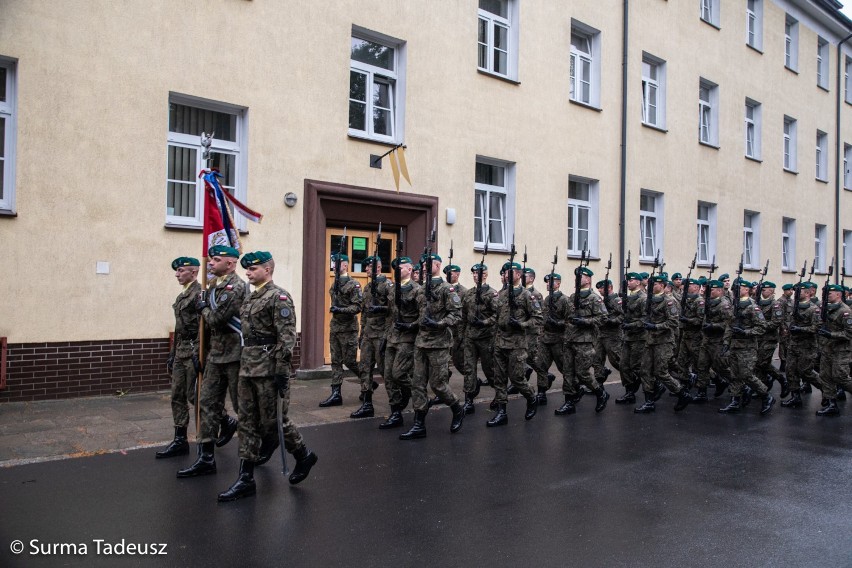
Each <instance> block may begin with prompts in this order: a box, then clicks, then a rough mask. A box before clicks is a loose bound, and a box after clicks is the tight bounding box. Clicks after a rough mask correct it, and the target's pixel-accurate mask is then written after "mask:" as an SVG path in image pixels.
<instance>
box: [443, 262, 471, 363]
mask: <svg viewBox="0 0 852 568" xmlns="http://www.w3.org/2000/svg"><path fill="white" fill-rule="evenodd" d="M444 275H445V276H446V277H447V283H448V284H449V285H450V288H452V289H453V292H455V293H456V295H458V297H459V298H463V297H464V293H465V292H466V291H467V289H466V288H465V287H464V286H462V285H461V284H459V276H460V275H461V267H460V266H458V265H456V264H450V265H447V267H446V268H444ZM464 326H465V321H464V318H461V317H460V318H459V321H458V323H456V324H455V325H454V326H453V327H452V328H451V329H450V331H452V332H453V345H452V347H451V348H450V359H451V361H452V363H453V366H454V367H455V368H456V370H457V371H458V372H459V373H461V374H462V376H464V375H465V374H466V372H465V360H464Z"/></svg>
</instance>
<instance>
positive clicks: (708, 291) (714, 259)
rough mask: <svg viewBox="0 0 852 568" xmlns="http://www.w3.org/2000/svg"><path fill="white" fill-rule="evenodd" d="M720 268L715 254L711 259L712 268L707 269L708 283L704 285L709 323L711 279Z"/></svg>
mask: <svg viewBox="0 0 852 568" xmlns="http://www.w3.org/2000/svg"><path fill="white" fill-rule="evenodd" d="M717 268H719V267H718V266H717V265H716V255H715V254H714V255H713V260H711V261H710V268H709V269H708V271H707V284H705V286H704V323H707V314H708V312H709V311H710V310H709V309H708V308H707V302H709V301H710V281H711V280H713V273H714V272H715V271H716V269H717Z"/></svg>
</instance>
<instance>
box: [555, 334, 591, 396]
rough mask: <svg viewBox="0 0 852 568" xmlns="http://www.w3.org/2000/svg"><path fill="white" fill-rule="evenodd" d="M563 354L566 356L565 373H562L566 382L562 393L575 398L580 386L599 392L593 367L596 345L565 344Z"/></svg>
mask: <svg viewBox="0 0 852 568" xmlns="http://www.w3.org/2000/svg"><path fill="white" fill-rule="evenodd" d="M562 352H563V354H564V355H565V358H564V361H565V362H564V365H565V371H564V372H563V373H562V374H563V376H564V377H565V381H563V387H562V392H564V393H565V394H566V395H570V396H574V395H576V394H577V390H578V388H579V386H580V385H584V386H585V387H587V388H588V389H589V390H593V391H594V390H597V389H598V387H599V385H598V381H597V380H595V377H594V376H593V375H592V365H593V364H594V362H595V345H594V343H577V342H565V343H563V347H562Z"/></svg>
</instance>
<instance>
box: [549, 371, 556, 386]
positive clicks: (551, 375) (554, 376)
mask: <svg viewBox="0 0 852 568" xmlns="http://www.w3.org/2000/svg"><path fill="white" fill-rule="evenodd" d="M555 380H556V375H554V374H553V373H547V388H548V389H549V388H550V387H552V386H553V381H555Z"/></svg>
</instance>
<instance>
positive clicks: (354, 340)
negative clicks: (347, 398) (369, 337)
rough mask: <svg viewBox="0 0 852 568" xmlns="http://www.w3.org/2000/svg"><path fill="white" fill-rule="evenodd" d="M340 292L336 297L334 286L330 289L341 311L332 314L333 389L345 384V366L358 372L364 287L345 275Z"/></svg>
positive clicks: (341, 278) (330, 342)
mask: <svg viewBox="0 0 852 568" xmlns="http://www.w3.org/2000/svg"><path fill="white" fill-rule="evenodd" d="M339 285H340V290H339V291H338V294H337V297H336V298H335V296H334V285H332V286H331V288H329V289H328V293H329V295H330V296H331V305H332V306H337V308H338V310H339V311H338V312H337V313H333V314H331V325H330V326H329V334H328V343H329V347H330V348H331V386H332V387H337V386H340V385H341V384H343V365H346V367H347V368H348V369H349V370H350V371H352V372H353V373H355V374H356V375H357V374H358V372H359V369H358V360H357V359H358V318H357V317H356V316H357V315H358V313H359V312H360V311H361V295H362V294H361V284H359V283H358V282H357V281H356V280H354V279H353V278H350V277H349V276H341V277H340V280H339Z"/></svg>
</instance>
